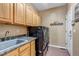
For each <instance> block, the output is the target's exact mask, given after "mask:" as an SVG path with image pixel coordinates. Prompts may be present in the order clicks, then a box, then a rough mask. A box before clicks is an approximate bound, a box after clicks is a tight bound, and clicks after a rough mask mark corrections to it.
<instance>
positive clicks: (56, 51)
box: [46, 47, 69, 56]
mask: <svg viewBox="0 0 79 59" xmlns="http://www.w3.org/2000/svg"><path fill="white" fill-rule="evenodd" d="M46 56H69V54H68V52H67V50H65V49H60V48H55V47H49V49H48V52H47V54H46Z"/></svg>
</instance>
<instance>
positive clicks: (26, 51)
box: [4, 40, 36, 56]
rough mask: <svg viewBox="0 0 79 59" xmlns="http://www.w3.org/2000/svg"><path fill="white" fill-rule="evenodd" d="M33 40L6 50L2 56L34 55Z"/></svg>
mask: <svg viewBox="0 0 79 59" xmlns="http://www.w3.org/2000/svg"><path fill="white" fill-rule="evenodd" d="M35 53H36V52H35V40H34V41H31V42H29V43H27V44H25V45H22V46H21V47H19V48H17V49H15V50H12V51H11V52H8V53H7V54H5V55H4V56H35Z"/></svg>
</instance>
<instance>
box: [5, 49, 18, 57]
mask: <svg viewBox="0 0 79 59" xmlns="http://www.w3.org/2000/svg"><path fill="white" fill-rule="evenodd" d="M5 56H18V48H17V49H15V50H13V51H11V52H9V53H7V54H5Z"/></svg>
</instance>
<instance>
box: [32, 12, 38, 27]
mask: <svg viewBox="0 0 79 59" xmlns="http://www.w3.org/2000/svg"><path fill="white" fill-rule="evenodd" d="M33 26H37V15H36V14H35V13H33Z"/></svg>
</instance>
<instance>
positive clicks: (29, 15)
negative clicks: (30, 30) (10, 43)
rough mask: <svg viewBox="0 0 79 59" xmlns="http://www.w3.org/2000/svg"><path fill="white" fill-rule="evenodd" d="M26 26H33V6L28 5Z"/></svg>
mask: <svg viewBox="0 0 79 59" xmlns="http://www.w3.org/2000/svg"><path fill="white" fill-rule="evenodd" d="M25 10H26V16H25V19H26V25H30V26H32V24H33V11H32V6H31V5H30V4H26V9H25Z"/></svg>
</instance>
